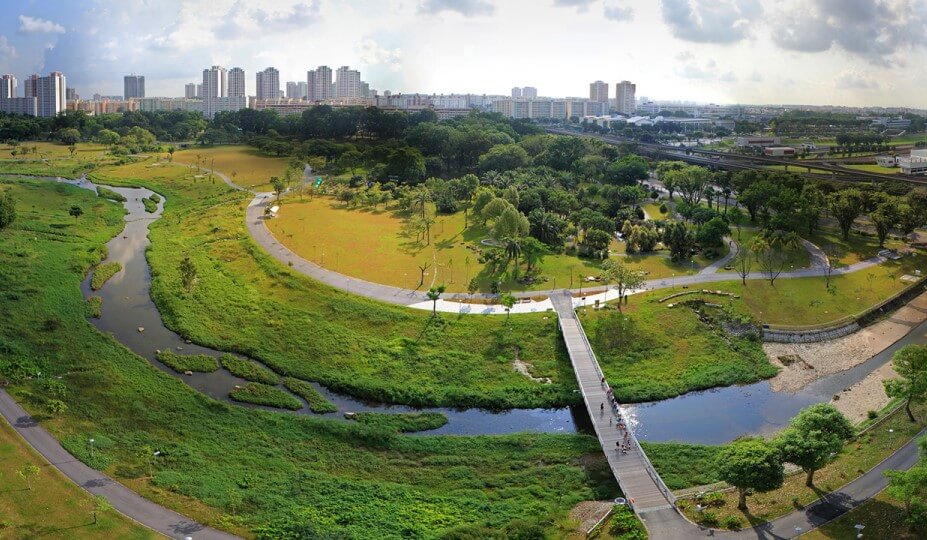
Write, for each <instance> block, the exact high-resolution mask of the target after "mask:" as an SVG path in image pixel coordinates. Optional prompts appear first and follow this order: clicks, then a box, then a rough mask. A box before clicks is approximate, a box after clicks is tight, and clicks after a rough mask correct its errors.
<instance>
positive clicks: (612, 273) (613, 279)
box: [602, 259, 645, 309]
mask: <svg viewBox="0 0 927 540" xmlns="http://www.w3.org/2000/svg"><path fill="white" fill-rule="evenodd" d="M602 275H603V276H604V277H605V282H606V284H607V283H614V284H615V290H617V291H618V308H619V309H621V300H622V298H624V297H625V294H626V293H627V292H628V291H633V290H635V289H640V288H641V287H643V286H644V283H645V279H644V273H643V272H641V271H639V270H632V269H631V268H629V267H628V265H626V264H625V263H624V261H621V260H618V259H611V260H608V261H605V262H604V263H602Z"/></svg>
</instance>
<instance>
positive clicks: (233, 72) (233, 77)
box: [227, 67, 279, 97]
mask: <svg viewBox="0 0 927 540" xmlns="http://www.w3.org/2000/svg"><path fill="white" fill-rule="evenodd" d="M228 79H229V84H228V94H227V95H228V97H245V96H246V95H247V92H245V70H243V69H241V68H240V67H233V68H232V69H230V70H229V74H228ZM277 86H278V87H279V85H277Z"/></svg>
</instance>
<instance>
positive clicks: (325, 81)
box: [306, 66, 332, 101]
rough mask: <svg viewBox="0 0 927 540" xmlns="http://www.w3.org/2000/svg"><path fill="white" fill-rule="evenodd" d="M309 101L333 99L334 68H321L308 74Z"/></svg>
mask: <svg viewBox="0 0 927 540" xmlns="http://www.w3.org/2000/svg"><path fill="white" fill-rule="evenodd" d="M306 83H307V87H308V99H309V101H324V100H326V99H331V98H332V68H330V67H328V66H319V67H317V68H316V69H314V70H312V71H310V72H308V73H306Z"/></svg>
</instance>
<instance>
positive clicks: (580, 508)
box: [570, 501, 615, 535]
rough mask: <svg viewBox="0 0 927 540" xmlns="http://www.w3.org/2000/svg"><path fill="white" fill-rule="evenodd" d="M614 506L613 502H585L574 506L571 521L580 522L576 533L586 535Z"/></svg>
mask: <svg viewBox="0 0 927 540" xmlns="http://www.w3.org/2000/svg"><path fill="white" fill-rule="evenodd" d="M613 506H615V505H614V503H612V502H611V501H583V502H581V503H579V504H577V505H576V506H574V507H573V509H572V510H570V519H571V520H576V521H577V522H578V523H577V525H576V532H579V533H582V534H584V535H585V534H586V533H587V532H588V531H589V529H591V528H593V527H595V524H596V523H598V522H599V520H601V519H602V518H603V517H605V516H606V515H608V513H609V511H611V509H612V507H613Z"/></svg>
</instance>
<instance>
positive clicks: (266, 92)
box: [255, 67, 280, 99]
mask: <svg viewBox="0 0 927 540" xmlns="http://www.w3.org/2000/svg"><path fill="white" fill-rule="evenodd" d="M255 82H256V83H257V84H256V88H257V90H256V91H257V98H258V99H277V98H279V97H280V72H279V71H277V69H276V68H272V67H269V68H267V69H265V70H264V71H258V72H257V73H256V74H255Z"/></svg>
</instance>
